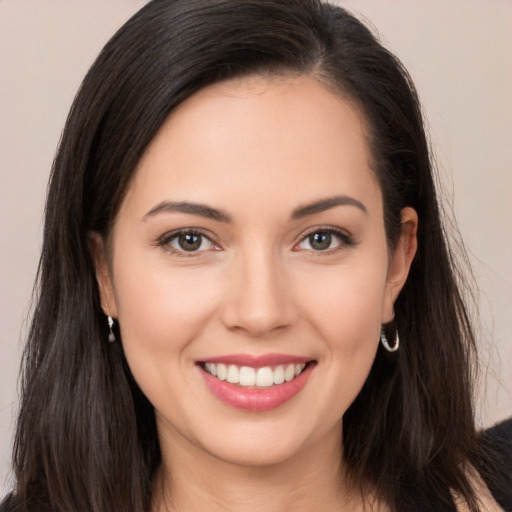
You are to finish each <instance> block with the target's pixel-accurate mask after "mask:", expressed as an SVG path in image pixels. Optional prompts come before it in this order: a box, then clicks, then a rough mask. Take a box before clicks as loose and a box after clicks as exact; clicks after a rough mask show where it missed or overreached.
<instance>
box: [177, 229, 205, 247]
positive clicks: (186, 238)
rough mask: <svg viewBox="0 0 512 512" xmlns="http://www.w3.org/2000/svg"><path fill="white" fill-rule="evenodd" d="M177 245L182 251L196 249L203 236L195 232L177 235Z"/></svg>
mask: <svg viewBox="0 0 512 512" xmlns="http://www.w3.org/2000/svg"><path fill="white" fill-rule="evenodd" d="M177 242H178V246H179V248H180V249H182V250H183V251H197V250H198V249H199V248H200V247H201V244H202V242H203V237H202V236H201V235H196V234H190V233H187V234H183V235H180V236H179V237H178V240H177Z"/></svg>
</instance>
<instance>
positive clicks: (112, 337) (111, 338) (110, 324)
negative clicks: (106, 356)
mask: <svg viewBox="0 0 512 512" xmlns="http://www.w3.org/2000/svg"><path fill="white" fill-rule="evenodd" d="M113 326H114V319H113V318H112V317H111V316H110V315H109V316H108V328H109V329H110V333H109V335H108V341H110V343H114V341H116V337H115V335H114V332H113V331H112V327H113Z"/></svg>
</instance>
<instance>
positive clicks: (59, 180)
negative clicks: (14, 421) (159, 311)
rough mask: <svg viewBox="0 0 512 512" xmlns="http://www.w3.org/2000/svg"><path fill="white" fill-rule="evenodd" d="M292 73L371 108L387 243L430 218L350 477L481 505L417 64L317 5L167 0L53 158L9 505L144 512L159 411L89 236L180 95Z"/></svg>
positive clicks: (121, 37) (97, 73)
mask: <svg viewBox="0 0 512 512" xmlns="http://www.w3.org/2000/svg"><path fill="white" fill-rule="evenodd" d="M290 73H291V74H310V75H313V76H316V77H317V78H318V80H319V81H320V82H321V83H324V84H325V85H326V86H327V87H329V88H331V89H334V90H336V91H337V92H338V93H339V94H341V95H343V96H344V97H345V98H349V99H350V100H351V101H352V102H353V103H354V104H355V105H356V106H357V107H358V108H359V109H360V110H361V111H362V113H363V115H364V117H365V120H366V124H367V131H368V141H369V147H370V150H371V152H372V155H373V168H374V171H375V173H376V176H377V178H378V180H379V183H380V186H381V189H382V193H383V197H384V205H385V206H384V208H385V212H384V216H385V226H386V233H387V237H388V241H389V246H390V248H391V249H392V248H393V245H394V243H395V241H396V239H397V236H398V233H399V231H400V210H401V209H402V208H403V207H405V206H411V207H413V208H414V209H416V211H417V213H418V216H419V233H418V253H417V257H416V258H415V260H414V262H413V264H412V268H411V272H410V276H409V278H408V280H407V283H406V285H405V287H404V289H403V291H402V292H401V294H400V296H399V298H398V300H397V301H396V304H395V312H396V325H397V328H398V330H399V332H400V337H401V340H402V344H401V347H400V350H399V351H398V352H397V353H395V354H393V356H392V357H391V356H390V355H389V354H387V353H386V352H385V351H382V348H381V349H379V352H378V353H377V357H376V359H375V362H374V364H373V367H372V370H371V372H370V375H369V377H368V379H367V381H366V383H365V385H364V387H363V389H362V391H361V392H360V394H359V396H358V397H357V398H356V400H355V402H354V403H353V404H352V405H351V407H350V408H349V410H348V411H347V413H346V414H345V416H344V425H343V435H344V457H345V459H346V462H347V465H348V467H349V471H350V473H349V476H350V478H351V479H352V481H353V482H354V483H355V484H357V485H358V486H360V487H361V489H362V490H363V492H365V491H366V490H367V489H369V488H372V489H375V490H376V492H377V497H378V498H380V499H383V500H385V501H386V502H387V503H388V504H389V505H390V507H391V508H392V509H393V510H399V509H405V510H408V508H407V507H408V505H407V504H408V503H412V501H411V500H413V498H415V497H416V498H417V496H419V495H422V493H423V494H424V495H425V499H426V500H428V499H429V498H428V496H434V497H435V498H436V499H437V500H440V502H446V503H448V502H449V501H450V494H449V488H452V489H453V490H455V491H458V492H459V493H461V494H462V495H463V496H465V497H466V499H467V500H468V502H469V504H470V506H471V509H472V510H477V509H478V507H477V503H476V498H475V496H474V493H473V490H472V489H471V485H470V483H469V482H468V480H467V478H466V475H465V472H464V465H463V463H464V462H465V461H468V460H470V461H471V460H472V459H473V458H474V456H475V453H476V450H477V448H476V446H477V445H476V434H475V427H474V422H473V410H472V403H471V392H472V380H473V376H472V373H471V372H472V370H471V369H472V368H473V366H472V362H473V357H474V351H475V343H474V337H473V333H472V330H471V326H470V322H469V319H468V315H467V312H466V309H465V306H464V303H463V300H462V298H461V295H460V292H459V288H458V285H457V279H456V274H455V270H454V265H453V261H452V257H451V255H450V252H449V250H448V248H447V244H446V240H445V233H444V231H443V228H442V226H441V222H440V214H439V207H438V203H437V199H436V192H435V187H434V181H433V176H432V169H431V161H430V157H429V148H428V144H427V141H426V137H425V133H424V128H423V121H422V116H421V112H420V106H419V102H418V99H417V96H416V92H415V89H414V86H413V84H412V82H411V80H410V78H409V75H408V74H407V72H406V71H405V69H404V68H403V67H402V65H401V64H400V62H399V61H398V60H397V59H396V58H395V57H394V56H393V55H392V54H391V53H389V52H388V51H387V50H386V49H384V48H383V47H382V46H381V45H380V44H379V42H378V41H377V40H376V39H375V37H374V36H373V35H372V34H371V32H370V31H369V30H368V29H367V28H366V27H365V26H364V25H363V24H362V23H361V22H360V21H358V20H357V19H356V18H355V17H353V16H352V15H350V14H349V13H347V12H346V11H345V10H344V9H342V8H340V7H336V6H333V5H329V4H326V3H321V2H320V1H317V0H286V1H283V0H236V1H235V0H154V1H152V2H150V3H149V4H147V5H146V6H145V7H143V8H142V9H141V10H140V11H139V12H138V13H137V14H136V15H135V16H133V17H132V18H131V19H130V20H129V21H128V22H127V23H126V24H125V25H124V26H123V27H122V28H121V29H120V30H119V31H118V32H117V33H116V34H115V35H114V37H113V38H112V39H111V40H110V41H109V43H108V44H107V45H106V46H105V48H104V49H103V51H102V52H101V54H100V55H99V57H98V59H97V60H96V62H95V63H94V64H93V66H92V67H91V69H90V71H89V73H88V74H87V76H86V78H85V80H84V82H83V83H82V86H81V87H80V90H79V92H78V94H77V97H76V99H75V101H74V103H73V106H72V108H71V112H70V114H69V117H68V120H67V123H66V127H65V130H64V133H63V135H62V140H61V142H60V146H59V149H58V152H57V155H56V158H55V162H54V165H53V171H52V175H51V182H50V187H49V191H48V198H47V206H46V222H45V227H44V243H43V249H42V256H41V261H40V267H39V274H38V283H37V296H36V305H35V310H34V316H33V321H32V325H31V329H30V333H29V338H28V343H27V346H26V350H25V354H24V367H23V375H22V377H23V378H22V397H21V409H20V414H19V420H18V426H17V434H16V441H15V449H14V468H15V471H16V481H17V485H16V489H15V491H14V493H13V495H12V496H11V498H10V502H9V503H10V510H20V511H31V512H32V511H34V512H35V511H37V512H40V511H45V510H51V511H53V512H60V511H70V510H72V511H74V512H82V511H83V512H86V511H87V512H91V511H94V512H106V511H108V512H140V511H147V510H149V506H150V497H151V480H152V476H153V474H154V472H155V469H156V468H157V467H158V465H159V463H160V450H159V445H158V437H157V432H156V426H155V417H154V411H153V408H152V406H151V404H150V403H149V402H148V400H147V399H146V398H145V396H144V395H143V394H142V393H141V391H140V390H139V388H138V386H137V384H136V383H135V382H134V380H133V378H132V376H131V373H130V370H129V368H128V366H127V364H126V361H125V358H124V355H123V350H122V345H121V344H120V343H116V344H109V343H107V341H106V340H107V338H108V331H107V323H106V321H105V317H104V315H103V313H102V309H101V305H100V302H99V294H98V289H97V284H96V279H95V273H94V267H93V262H92V260H91V257H90V254H89V250H88V233H90V232H91V231H96V232H99V233H101V234H102V235H105V236H106V235H108V232H109V230H110V228H111V227H112V224H113V222H114V219H115V215H116V212H117V211H118V209H119V206H120V203H121V201H122V199H123V194H124V193H125V191H126V188H127V185H128V183H129V182H130V179H131V178H132V176H133V172H134V170H135V169H136V166H137V163H138V162H139V160H140V158H141V156H142V155H143V153H144V151H145V149H146V147H147V146H148V144H149V142H150V141H151V140H152V138H153V137H154V136H155V134H156V132H157V131H158V129H159V128H160V126H161V125H162V123H163V122H164V120H165V119H166V118H167V116H168V115H169V113H170V112H171V111H172V110H173V109H174V108H176V106H177V105H179V104H180V103H181V102H182V101H183V100H185V99H186V98H188V97H190V96H191V95H192V94H194V93H195V92H197V91H198V90H200V89H201V88H203V87H205V86H207V85H209V84H212V83H214V82H218V81H221V80H225V79H230V78H234V77H241V76H247V75H255V74H256V75H258V74H260V75H261V74H264V75H274V74H277V75H287V74H290ZM116 334H117V336H118V338H119V333H116ZM426 503H427V502H426ZM413 508H414V507H413Z"/></svg>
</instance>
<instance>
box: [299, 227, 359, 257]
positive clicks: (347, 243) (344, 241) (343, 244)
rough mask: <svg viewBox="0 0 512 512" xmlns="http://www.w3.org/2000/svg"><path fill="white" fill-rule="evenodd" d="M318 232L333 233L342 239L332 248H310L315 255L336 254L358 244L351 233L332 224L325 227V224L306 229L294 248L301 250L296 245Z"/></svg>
mask: <svg viewBox="0 0 512 512" xmlns="http://www.w3.org/2000/svg"><path fill="white" fill-rule="evenodd" d="M317 233H322V234H327V235H333V236H335V237H336V238H338V239H339V240H340V243H339V244H338V245H337V246H336V247H334V248H332V249H326V250H318V251H315V250H312V249H309V251H310V252H311V253H312V254H314V255H315V256H322V255H323V256H325V255H331V254H336V253H338V252H339V251H343V250H346V249H348V248H350V247H354V246H355V245H356V241H355V240H354V238H353V237H352V236H351V235H350V234H348V233H347V232H346V231H343V230H341V229H338V228H333V227H332V226H325V227H324V226H316V227H314V228H311V229H310V230H308V231H306V233H305V234H303V235H302V237H301V239H300V241H299V242H298V243H297V244H295V246H294V250H299V249H296V247H298V246H299V245H300V244H302V243H303V242H305V241H306V240H307V239H308V238H309V237H310V236H311V235H314V234H317Z"/></svg>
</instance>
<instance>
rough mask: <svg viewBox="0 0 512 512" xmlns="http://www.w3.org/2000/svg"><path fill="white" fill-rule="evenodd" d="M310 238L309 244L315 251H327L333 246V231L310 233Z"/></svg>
mask: <svg viewBox="0 0 512 512" xmlns="http://www.w3.org/2000/svg"><path fill="white" fill-rule="evenodd" d="M308 240H309V245H310V246H311V248H312V249H314V250H315V251H325V250H326V249H329V248H330V247H331V243H332V233H329V232H327V231H319V232H318V233H313V234H311V235H309V237H308Z"/></svg>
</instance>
